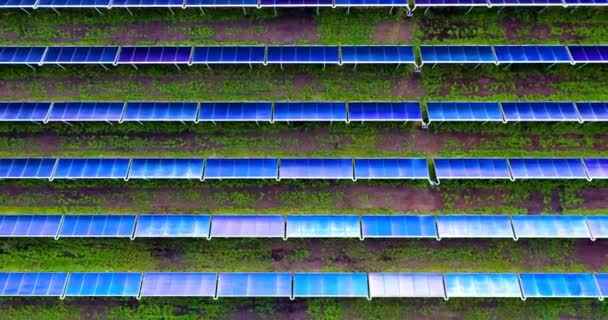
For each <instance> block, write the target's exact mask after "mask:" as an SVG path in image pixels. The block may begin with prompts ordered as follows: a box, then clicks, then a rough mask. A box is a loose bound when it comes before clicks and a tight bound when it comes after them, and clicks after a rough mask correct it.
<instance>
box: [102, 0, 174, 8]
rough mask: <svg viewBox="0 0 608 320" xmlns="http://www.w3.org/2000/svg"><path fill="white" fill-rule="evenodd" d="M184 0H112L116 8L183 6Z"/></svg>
mask: <svg viewBox="0 0 608 320" xmlns="http://www.w3.org/2000/svg"><path fill="white" fill-rule="evenodd" d="M183 6H184V0H112V7H116V8H137V7H140V8H149V7H183Z"/></svg>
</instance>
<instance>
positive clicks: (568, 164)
mask: <svg viewBox="0 0 608 320" xmlns="http://www.w3.org/2000/svg"><path fill="white" fill-rule="evenodd" d="M509 164H510V165H511V172H512V174H513V178H514V179H587V174H586V173H585V169H584V167H583V163H582V162H581V160H580V159H557V158H531V159H509Z"/></svg>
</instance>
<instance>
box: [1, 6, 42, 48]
mask: <svg viewBox="0 0 608 320" xmlns="http://www.w3.org/2000/svg"><path fill="white" fill-rule="evenodd" d="M36 1H37V0H1V1H0V8H3V9H7V8H19V9H21V8H25V9H33V8H34V7H36ZM1 50H2V49H0V51H1Z"/></svg>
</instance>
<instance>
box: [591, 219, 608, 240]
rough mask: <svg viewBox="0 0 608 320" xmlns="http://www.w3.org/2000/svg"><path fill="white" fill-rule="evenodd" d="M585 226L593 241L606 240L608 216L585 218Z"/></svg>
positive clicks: (607, 236)
mask: <svg viewBox="0 0 608 320" xmlns="http://www.w3.org/2000/svg"><path fill="white" fill-rule="evenodd" d="M587 226H589V231H590V232H591V237H592V238H593V239H607V238H608V216H587Z"/></svg>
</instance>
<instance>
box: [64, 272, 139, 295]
mask: <svg viewBox="0 0 608 320" xmlns="http://www.w3.org/2000/svg"><path fill="white" fill-rule="evenodd" d="M141 278H142V275H141V273H135V272H72V273H70V278H69V280H68V284H67V286H66V289H65V294H64V295H65V296H66V297H137V296H138V295H139V287H140V284H141Z"/></svg>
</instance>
